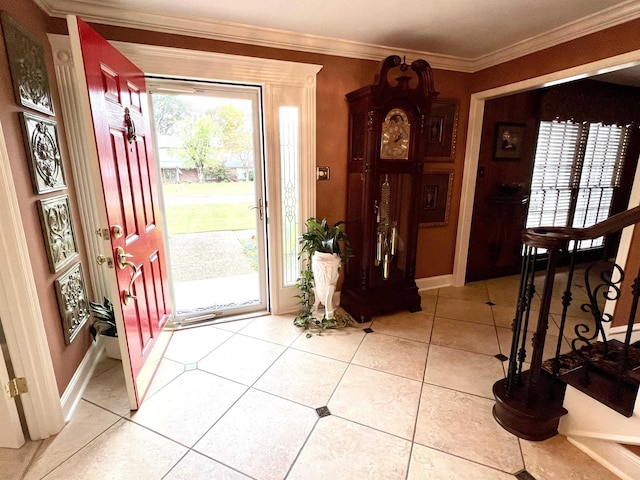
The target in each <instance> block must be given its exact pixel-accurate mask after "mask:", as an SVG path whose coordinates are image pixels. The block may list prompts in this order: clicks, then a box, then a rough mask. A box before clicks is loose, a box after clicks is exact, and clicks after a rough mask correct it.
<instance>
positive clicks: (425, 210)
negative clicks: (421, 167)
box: [418, 170, 453, 227]
mask: <svg viewBox="0 0 640 480" xmlns="http://www.w3.org/2000/svg"><path fill="white" fill-rule="evenodd" d="M452 186H453V170H447V171H441V172H426V173H425V174H424V176H423V178H422V192H421V197H420V211H419V214H418V216H419V221H420V226H421V227H435V226H440V225H447V224H448V223H449V209H450V207H451V189H452Z"/></svg>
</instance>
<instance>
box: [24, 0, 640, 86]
mask: <svg viewBox="0 0 640 480" xmlns="http://www.w3.org/2000/svg"><path fill="white" fill-rule="evenodd" d="M34 2H35V3H36V4H37V5H38V6H39V7H40V8H41V9H42V10H43V11H44V12H45V13H47V14H48V15H50V16H52V17H64V16H65V15H77V16H79V17H81V18H82V19H83V20H85V21H87V22H93V23H100V24H106V25H113V26H118V27H127V28H135V29H142V30H150V31H155V32H162V33H171V34H176V35H187V36H193V37H200V38H209V39H212V40H219V41H224V42H234V43H243V44H250V45H256V46H262V47H270V48H278V49H284V50H295V51H301V52H308V53H316V54H320V55H331V56H338V57H347V58H358V59H363V60H375V61H379V60H380V59H382V58H386V57H387V56H389V55H397V54H398V50H401V51H402V52H403V54H404V55H406V57H407V60H410V61H412V60H415V59H418V58H423V59H425V60H427V61H428V62H429V64H430V65H431V66H432V67H433V68H437V69H442V70H453V71H459V72H464V73H473V72H477V71H479V70H483V69H485V68H489V67H492V66H495V65H498V64H500V63H504V62H507V61H510V60H514V59H516V58H518V57H522V56H524V55H528V54H530V53H534V52H537V51H539V50H543V49H545V48H549V47H553V46H555V45H558V44H561V43H564V42H568V41H570V40H575V39H577V38H580V37H582V36H585V35H588V34H591V33H595V32H597V31H600V30H604V29H606V28H609V27H612V26H615V25H619V24H621V23H624V22H627V21H629V20H633V19H637V18H639V17H640V2H638V1H637V0H628V1H627V2H624V3H622V4H620V5H617V6H615V7H611V8H609V9H606V10H603V11H601V12H598V13H596V14H593V15H590V16H587V17H584V18H582V19H579V20H576V21H574V22H571V23H569V24H566V25H563V26H562V27H559V28H556V29H553V30H549V31H547V32H545V33H543V34H540V35H536V36H534V37H531V38H528V39H526V40H523V41H520V42H518V43H515V44H513V45H510V46H508V47H504V48H501V49H499V50H496V51H494V52H491V53H489V54H486V55H482V56H480V57H477V58H463V57H456V56H452V55H441V54H437V53H433V52H427V51H419V50H406V49H402V48H399V47H390V46H385V45H372V44H367V43H360V42H354V41H349V40H341V39H335V38H328V37H322V36H318V35H309V34H301V33H294V32H289V31H284V30H277V29H271V28H264V27H257V26H252V25H245V24H240V23H234V22H226V21H221V20H216V19H202V18H200V17H193V16H175V15H168V14H161V13H154V12H149V11H146V10H140V9H135V8H132V7H127V6H123V7H120V8H117V9H114V8H113V7H110V6H105V5H104V4H102V2H99V1H96V0H34Z"/></svg>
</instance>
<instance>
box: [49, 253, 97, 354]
mask: <svg viewBox="0 0 640 480" xmlns="http://www.w3.org/2000/svg"><path fill="white" fill-rule="evenodd" d="M55 287H56V294H57V296H58V307H59V308H60V316H61V318H62V326H63V329H64V340H65V343H66V344H67V345H68V344H70V343H71V342H72V341H73V339H74V338H75V337H76V335H77V334H78V332H79V331H80V329H81V328H82V326H83V325H84V324H85V323H86V321H87V320H88V318H89V316H90V312H89V302H88V300H87V292H86V289H85V284H84V277H83V275H82V268H81V264H80V263H76V264H75V265H74V266H73V267H72V268H71V269H70V270H69V271H68V272H66V273H65V274H63V275H61V276H60V277H59V278H58V279H56V281H55Z"/></svg>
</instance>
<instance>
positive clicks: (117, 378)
mask: <svg viewBox="0 0 640 480" xmlns="http://www.w3.org/2000/svg"><path fill="white" fill-rule="evenodd" d="M516 293H517V278H507V279H495V280H489V281H483V282H476V283H472V284H470V285H467V286H465V287H461V288H443V289H440V290H438V291H435V290H434V291H429V292H423V294H422V295H423V300H422V308H423V310H422V311H421V312H418V313H398V314H395V315H389V316H381V317H378V318H375V319H374V321H373V322H372V323H371V324H370V325H369V324H367V325H358V326H356V327H350V328H347V329H345V330H336V331H331V332H328V333H326V334H324V335H323V336H313V337H311V338H306V336H305V334H304V333H302V332H300V331H299V330H298V329H297V328H296V327H294V326H293V325H292V322H291V320H292V317H287V316H270V317H260V318H255V319H252V320H242V321H237V322H230V323H223V324H218V325H215V326H201V327H197V328H192V329H188V330H180V331H177V332H175V333H174V337H173V340H172V342H171V344H170V345H169V348H168V350H167V352H166V355H165V358H164V359H163V361H162V363H161V366H160V369H159V371H158V374H157V376H156V378H155V380H154V383H153V385H152V391H151V392H150V395H149V396H148V397H147V399H146V401H145V402H144V404H143V406H142V408H141V409H140V410H139V411H138V412H135V413H134V412H130V411H129V409H128V405H127V400H126V394H125V390H124V384H123V380H122V371H121V365H120V363H119V362H117V361H115V360H110V359H105V361H104V362H102V363H101V364H100V365H99V367H98V369H97V371H96V373H95V377H94V378H93V379H92V381H91V382H90V384H89V387H88V389H87V391H86V392H85V394H84V398H83V400H82V402H81V403H80V406H79V408H78V410H77V412H76V413H75V415H74V417H73V419H72V420H71V422H70V423H69V424H68V425H67V426H66V427H65V428H64V429H63V430H62V432H61V433H60V434H59V435H57V436H56V437H53V438H49V439H47V440H45V441H43V442H30V443H28V444H27V445H26V446H25V447H23V448H22V449H21V450H19V451H11V450H1V449H0V478H2V479H19V478H24V479H29V480H31V479H41V478H44V479H47V480H52V479H64V480H73V479H81V480H88V479H89V480H93V479H135V480H141V479H142V480H145V479H150V480H152V479H167V480H178V479H188V480H197V479H207V480H209V479H216V480H217V479H233V480H236V479H237V480H239V479H269V480H271V479H273V480H278V479H288V480H294V479H296V480H298V479H301V480H312V479H322V480H325V479H330V480H338V479H345V480H360V479H380V480H394V479H401V480H422V479H443V480H445V479H446V480H451V479H454V480H458V479H463V480H464V479H469V480H471V479H473V480H478V479H490V480H493V479H498V480H500V479H505V480H506V479H514V478H518V479H531V478H534V479H537V480H550V479H559V480H569V479H589V480H595V479H613V478H617V477H616V476H615V475H613V474H612V473H610V472H609V471H608V470H606V469H604V468H603V467H602V466H600V465H599V464H597V463H596V462H594V461H593V460H591V459H590V458H588V457H587V456H586V455H585V454H583V453H582V452H580V451H579V450H577V449H576V448H575V447H573V446H572V445H571V444H570V443H569V442H567V441H566V439H564V438H563V437H561V436H556V437H554V438H552V439H550V440H547V441H545V442H528V441H524V440H520V439H518V438H517V437H515V436H513V435H511V434H509V433H507V432H506V431H505V430H503V429H502V428H501V427H499V426H498V424H497V423H496V422H495V420H494V419H493V417H492V414H491V409H492V407H493V400H492V398H493V396H492V393H491V387H492V385H493V383H494V382H495V381H496V380H498V379H499V378H501V377H502V376H503V375H504V365H503V364H502V362H501V361H500V360H498V359H496V358H495V357H494V355H496V354H498V353H504V354H506V355H508V353H509V352H508V348H509V338H510V330H509V324H510V322H511V317H512V316H513V312H514V304H515V301H516ZM487 302H490V303H494V304H495V305H489V304H487ZM365 327H370V328H371V329H372V330H373V332H371V333H365V331H363V328H365ZM554 328H555V327H554V326H551V328H550V335H553V332H554ZM555 333H556V338H557V329H555ZM320 407H328V410H329V412H330V414H329V415H327V416H320V415H319V414H318V412H317V411H316V409H319V408H320ZM325 413H326V412H325ZM5 465H7V466H8V467H5ZM25 470H26V473H25Z"/></svg>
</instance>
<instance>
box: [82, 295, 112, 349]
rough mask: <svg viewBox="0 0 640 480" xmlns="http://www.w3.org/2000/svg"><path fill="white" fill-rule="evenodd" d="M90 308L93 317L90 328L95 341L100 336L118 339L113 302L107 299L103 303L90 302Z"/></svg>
mask: <svg viewBox="0 0 640 480" xmlns="http://www.w3.org/2000/svg"><path fill="white" fill-rule="evenodd" d="M89 308H90V309H91V314H92V315H93V323H92V324H91V326H90V327H89V332H90V333H91V335H92V336H93V339H94V340H95V339H96V336H98V335H104V336H106V337H117V336H118V329H117V327H116V316H115V313H114V311H113V303H111V300H109V299H108V298H107V297H105V298H104V300H103V302H102V303H97V302H89Z"/></svg>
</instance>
